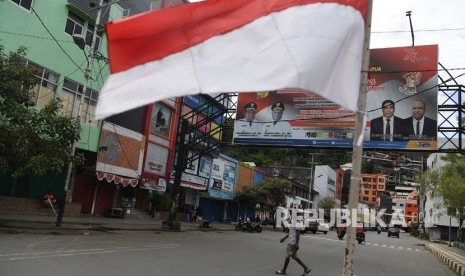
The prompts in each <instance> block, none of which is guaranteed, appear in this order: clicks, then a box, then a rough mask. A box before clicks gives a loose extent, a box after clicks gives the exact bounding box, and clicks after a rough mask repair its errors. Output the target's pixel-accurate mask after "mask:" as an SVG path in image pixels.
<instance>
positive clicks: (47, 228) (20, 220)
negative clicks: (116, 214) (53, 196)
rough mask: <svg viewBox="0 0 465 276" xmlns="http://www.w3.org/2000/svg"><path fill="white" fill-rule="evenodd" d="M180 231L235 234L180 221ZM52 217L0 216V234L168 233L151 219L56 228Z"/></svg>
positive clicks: (96, 219) (72, 220) (75, 220)
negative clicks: (216, 231)
mask: <svg viewBox="0 0 465 276" xmlns="http://www.w3.org/2000/svg"><path fill="white" fill-rule="evenodd" d="M180 223H181V231H193V230H197V231H215V230H218V231H219V230H221V231H234V225H233V224H231V223H217V222H212V223H211V224H210V227H209V228H200V227H199V226H200V225H199V223H195V222H180ZM55 225H56V217H55V216H32V215H12V214H0V231H1V232H10V233H53V234H62V235H66V234H89V233H95V232H109V231H169V230H166V229H162V221H161V220H155V219H151V218H142V219H141V218H125V219H120V218H107V217H102V216H87V215H82V216H80V217H64V218H63V220H62V223H61V227H56V226H55Z"/></svg>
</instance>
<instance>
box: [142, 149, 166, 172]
mask: <svg viewBox="0 0 465 276" xmlns="http://www.w3.org/2000/svg"><path fill="white" fill-rule="evenodd" d="M168 154H169V150H168V149H167V148H164V147H161V146H159V145H157V144H154V143H148V144H147V156H146V157H145V165H144V171H145V172H148V173H153V174H156V175H159V176H165V175H166V168H167V163H168Z"/></svg>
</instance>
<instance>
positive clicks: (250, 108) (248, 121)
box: [234, 102, 262, 138]
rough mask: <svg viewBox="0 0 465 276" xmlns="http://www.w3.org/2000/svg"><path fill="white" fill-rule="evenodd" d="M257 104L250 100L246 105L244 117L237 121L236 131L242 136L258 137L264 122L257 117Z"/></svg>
mask: <svg viewBox="0 0 465 276" xmlns="http://www.w3.org/2000/svg"><path fill="white" fill-rule="evenodd" d="M256 111H257V104H256V103H255V102H249V103H247V104H246V105H244V119H241V120H237V121H236V122H235V127H234V132H235V133H236V134H237V136H240V137H250V138H258V136H260V135H261V129H262V124H261V123H260V122H258V121H257V120H256V119H255V114H256Z"/></svg>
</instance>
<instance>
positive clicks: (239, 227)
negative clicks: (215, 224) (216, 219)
mask: <svg viewBox="0 0 465 276" xmlns="http://www.w3.org/2000/svg"><path fill="white" fill-rule="evenodd" d="M243 228H244V224H243V223H242V221H238V222H237V224H236V225H235V226H234V230H236V231H241V230H242V229H243Z"/></svg>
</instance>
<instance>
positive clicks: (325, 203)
mask: <svg viewBox="0 0 465 276" xmlns="http://www.w3.org/2000/svg"><path fill="white" fill-rule="evenodd" d="M335 205H336V201H334V198H332V197H329V196H327V197H325V198H323V199H322V200H321V201H320V208H321V209H323V210H325V214H324V218H325V219H326V220H328V221H329V219H330V217H331V209H333V208H334V206H335Z"/></svg>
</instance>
